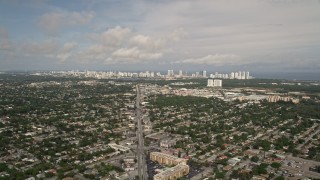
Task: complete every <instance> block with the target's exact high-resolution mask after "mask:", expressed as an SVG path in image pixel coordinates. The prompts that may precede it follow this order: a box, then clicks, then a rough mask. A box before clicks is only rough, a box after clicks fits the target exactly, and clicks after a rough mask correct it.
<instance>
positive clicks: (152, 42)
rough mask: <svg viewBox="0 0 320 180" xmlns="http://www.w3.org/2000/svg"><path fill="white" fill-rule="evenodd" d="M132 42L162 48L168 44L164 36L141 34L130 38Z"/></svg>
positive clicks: (151, 47) (147, 46) (141, 45)
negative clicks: (153, 36)
mask: <svg viewBox="0 0 320 180" xmlns="http://www.w3.org/2000/svg"><path fill="white" fill-rule="evenodd" d="M130 43H131V44H133V45H137V46H140V47H143V48H148V49H149V48H150V49H161V48H163V47H164V46H165V45H166V43H167V40H166V39H164V38H162V39H160V38H152V37H150V36H146V35H141V34H139V35H136V36H133V37H132V38H131V39H130Z"/></svg>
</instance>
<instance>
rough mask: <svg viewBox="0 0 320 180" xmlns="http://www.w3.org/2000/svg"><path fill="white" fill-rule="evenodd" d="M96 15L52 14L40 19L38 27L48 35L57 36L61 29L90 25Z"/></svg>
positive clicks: (80, 13)
mask: <svg viewBox="0 0 320 180" xmlns="http://www.w3.org/2000/svg"><path fill="white" fill-rule="evenodd" d="M94 17H95V14H94V13H92V12H86V11H81V12H50V13H46V14H43V15H42V16H41V17H40V18H39V19H38V25H39V26H40V27H41V28H42V29H43V30H44V32H45V33H47V34H48V35H56V34H57V33H58V32H59V31H60V29H62V28H66V27H72V26H78V25H85V24H88V23H89V22H90V21H91V20H92V19H93V18H94Z"/></svg>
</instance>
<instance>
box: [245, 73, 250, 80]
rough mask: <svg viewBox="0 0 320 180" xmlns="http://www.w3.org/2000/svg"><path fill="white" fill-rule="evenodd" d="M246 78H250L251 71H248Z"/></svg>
mask: <svg viewBox="0 0 320 180" xmlns="http://www.w3.org/2000/svg"><path fill="white" fill-rule="evenodd" d="M246 79H250V74H249V71H248V72H247V73H246Z"/></svg>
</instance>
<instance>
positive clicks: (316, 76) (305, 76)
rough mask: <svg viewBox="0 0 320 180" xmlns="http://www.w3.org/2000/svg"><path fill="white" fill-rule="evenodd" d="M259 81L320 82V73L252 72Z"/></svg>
mask: <svg viewBox="0 0 320 180" xmlns="http://www.w3.org/2000/svg"><path fill="white" fill-rule="evenodd" d="M250 75H252V76H254V77H255V78H257V79H287V80H316V81H320V72H252V73H251V72H250Z"/></svg>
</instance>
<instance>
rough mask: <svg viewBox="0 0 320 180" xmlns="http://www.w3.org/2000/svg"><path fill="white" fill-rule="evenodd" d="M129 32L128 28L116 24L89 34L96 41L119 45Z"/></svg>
mask: <svg viewBox="0 0 320 180" xmlns="http://www.w3.org/2000/svg"><path fill="white" fill-rule="evenodd" d="M130 33H131V29H130V28H127V27H121V26H116V27H113V28H109V29H107V30H106V31H103V32H101V33H95V34H93V35H91V37H92V39H93V40H94V41H96V42H99V43H102V44H104V45H108V46H112V47H116V46H121V45H122V43H123V42H124V40H125V39H126V38H127V37H128V36H129V35H130Z"/></svg>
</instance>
